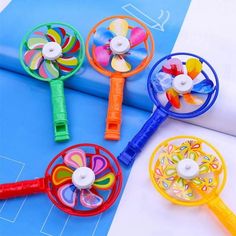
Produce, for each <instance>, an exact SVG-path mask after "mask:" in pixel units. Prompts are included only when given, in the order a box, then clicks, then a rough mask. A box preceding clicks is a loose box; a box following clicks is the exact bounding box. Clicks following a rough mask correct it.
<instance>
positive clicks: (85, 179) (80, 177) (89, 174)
mask: <svg viewBox="0 0 236 236" xmlns="http://www.w3.org/2000/svg"><path fill="white" fill-rule="evenodd" d="M94 181H95V174H94V172H93V171H92V169H90V168H88V167H79V168H78V169H76V170H75V171H74V173H73V175H72V182H73V184H74V185H75V187H76V188H78V189H88V188H90V187H91V186H92V185H93V183H94Z"/></svg>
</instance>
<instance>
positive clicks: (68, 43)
mask: <svg viewBox="0 0 236 236" xmlns="http://www.w3.org/2000/svg"><path fill="white" fill-rule="evenodd" d="M79 49H80V41H79V40H78V39H77V37H75V36H69V37H67V38H66V40H65V42H64V43H63V45H62V53H64V55H63V56H67V55H68V54H73V53H76V52H78V50H79Z"/></svg>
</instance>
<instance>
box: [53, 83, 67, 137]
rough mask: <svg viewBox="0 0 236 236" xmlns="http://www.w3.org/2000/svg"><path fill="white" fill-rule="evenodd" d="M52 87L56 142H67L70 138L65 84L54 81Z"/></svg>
mask: <svg viewBox="0 0 236 236" xmlns="http://www.w3.org/2000/svg"><path fill="white" fill-rule="evenodd" d="M50 85H51V96H52V107H53V122H54V134H55V141H65V140H68V139H69V138H70V137H69V131H68V121H67V113H66V104H65V96H64V84H63V81H61V80H52V81H51V82H50Z"/></svg>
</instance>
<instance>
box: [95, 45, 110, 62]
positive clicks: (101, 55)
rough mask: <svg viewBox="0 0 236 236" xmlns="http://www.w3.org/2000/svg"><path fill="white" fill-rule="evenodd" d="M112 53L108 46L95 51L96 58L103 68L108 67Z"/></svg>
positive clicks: (99, 47)
mask: <svg viewBox="0 0 236 236" xmlns="http://www.w3.org/2000/svg"><path fill="white" fill-rule="evenodd" d="M110 57H111V52H109V51H108V49H107V48H106V46H98V47H96V48H95V50H94V58H95V60H96V61H97V63H98V64H99V65H101V66H108V65H109V62H110Z"/></svg>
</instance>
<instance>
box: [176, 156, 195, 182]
mask: <svg viewBox="0 0 236 236" xmlns="http://www.w3.org/2000/svg"><path fill="white" fill-rule="evenodd" d="M177 172H178V175H179V176H180V177H182V178H183V179H193V178H195V177H197V176H198V174H199V166H198V164H197V162H196V161H194V160H192V159H183V160H181V161H180V162H179V163H178V165H177Z"/></svg>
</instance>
